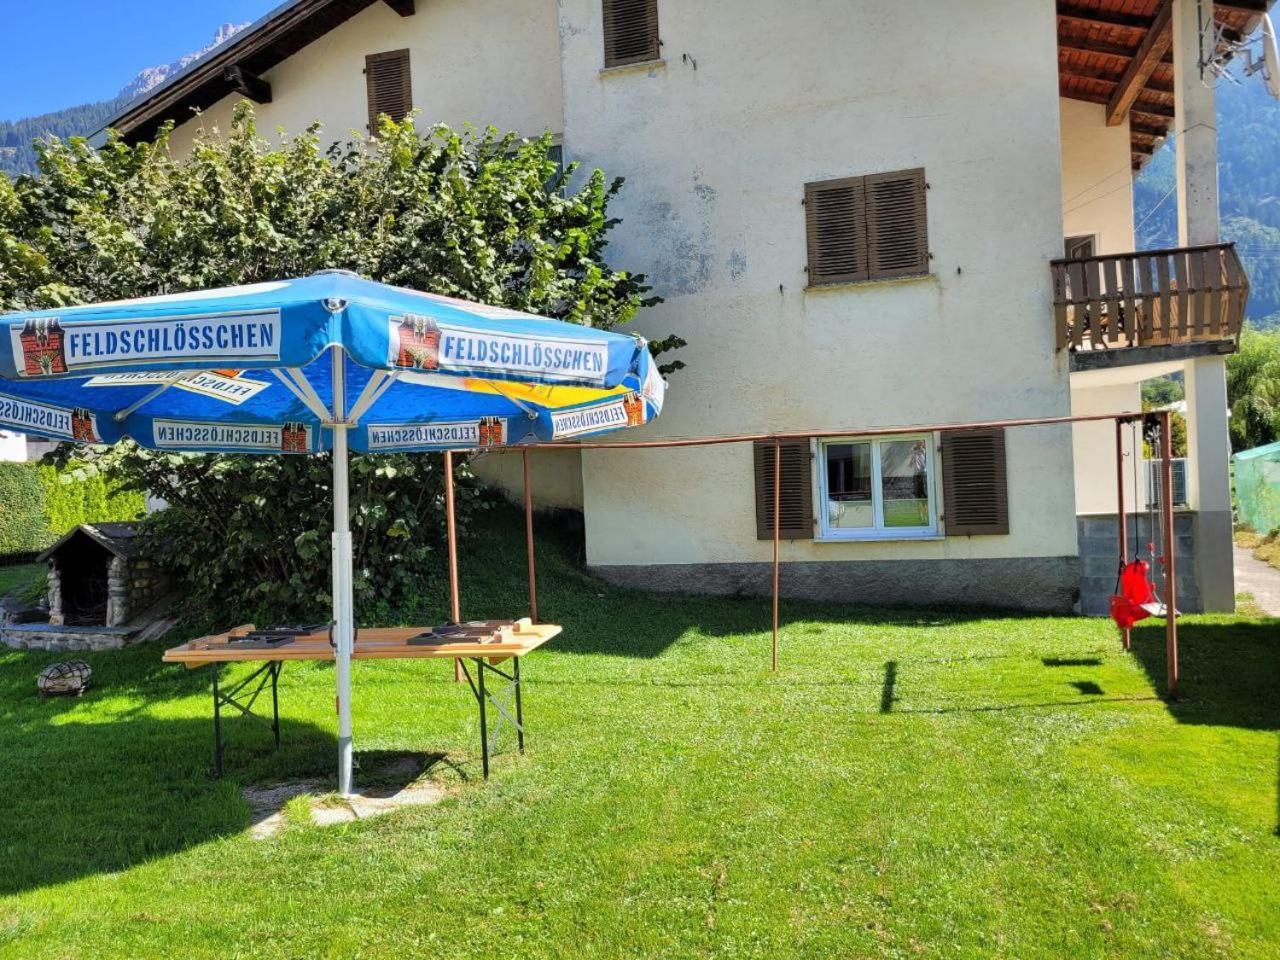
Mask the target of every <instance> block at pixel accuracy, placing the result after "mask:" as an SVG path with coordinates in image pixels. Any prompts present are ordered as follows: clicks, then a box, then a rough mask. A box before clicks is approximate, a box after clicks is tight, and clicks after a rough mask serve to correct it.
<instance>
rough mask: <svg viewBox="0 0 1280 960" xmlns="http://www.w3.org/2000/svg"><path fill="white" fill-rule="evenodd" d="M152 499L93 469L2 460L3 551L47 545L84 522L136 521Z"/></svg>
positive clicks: (0, 550) (0, 546) (0, 548)
mask: <svg viewBox="0 0 1280 960" xmlns="http://www.w3.org/2000/svg"><path fill="white" fill-rule="evenodd" d="M145 509H146V498H145V497H144V496H143V495H142V494H140V493H135V492H126V491H122V490H120V489H118V488H117V486H116V485H115V484H113V483H112V482H111V481H110V480H109V479H108V478H107V477H105V476H103V475H102V474H101V473H99V472H97V471H96V470H93V469H85V468H78V467H74V466H73V467H71V468H68V469H66V470H61V471H59V470H57V469H56V468H54V467H50V466H43V465H41V464H37V463H4V462H0V553H22V552H25V551H29V550H41V549H43V548H44V547H47V546H48V545H49V544H50V543H52V542H53V541H54V540H56V539H58V537H60V536H62V535H63V534H64V533H66V532H67V531H68V530H70V529H71V528H72V527H74V526H75V525H76V524H79V523H102V522H105V521H109V520H136V519H137V518H138V517H140V516H142V514H143V513H144V512H145Z"/></svg>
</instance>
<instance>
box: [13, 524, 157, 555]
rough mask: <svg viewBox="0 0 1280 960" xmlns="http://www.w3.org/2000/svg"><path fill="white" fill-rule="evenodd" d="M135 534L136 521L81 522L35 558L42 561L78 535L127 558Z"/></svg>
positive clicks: (130, 551)
mask: <svg viewBox="0 0 1280 960" xmlns="http://www.w3.org/2000/svg"><path fill="white" fill-rule="evenodd" d="M137 535H138V524H136V523H128V522H126V523H82V524H80V525H79V526H76V527H72V528H71V529H70V530H68V531H67V532H66V533H64V534H63V535H62V536H61V537H59V538H58V542H57V543H55V544H53V545H52V546H51V547H48V548H46V549H45V550H44V551H42V552H41V553H40V555H39V556H37V557H36V560H37V561H38V562H40V563H44V562H45V561H46V560H48V559H49V558H50V557H51V556H53V555H54V554H55V553H57V552H58V551H59V550H61V549H62V548H63V547H64V546H66V545H67V544H68V543H70V542H71V541H72V540H75V539H77V538H78V537H87V538H88V539H89V540H92V541H93V542H94V543H96V544H98V546H100V547H102V548H103V549H104V550H107V551H108V552H110V553H112V554H114V555H115V556H117V557H126V558H127V557H128V556H130V555H131V554H132V553H133V552H134V549H135V548H136V546H137V544H136V542H135V539H134V538H136V537H137Z"/></svg>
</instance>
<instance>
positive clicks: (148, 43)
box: [0, 0, 280, 120]
mask: <svg viewBox="0 0 1280 960" xmlns="http://www.w3.org/2000/svg"><path fill="white" fill-rule="evenodd" d="M279 2H280V0H195V2H191V0H177V2H175V0H18V2H6V3H4V4H3V6H4V8H5V9H4V14H3V17H4V28H5V29H4V42H3V50H4V55H3V56H0V120H16V119H18V118H19V117H30V116H35V115H37V114H41V113H48V112H49V111H50V110H57V109H59V108H61V107H71V106H75V105H76V104H80V103H88V102H90V101H93V100H105V99H107V98H108V97H113V96H115V94H116V93H118V92H119V90H120V88H121V87H123V86H124V85H125V84H126V83H128V82H129V81H130V80H132V79H133V77H134V74H136V73H137V72H138V71H139V70H141V69H142V68H143V67H151V66H156V65H158V64H162V63H169V62H170V61H172V60H176V59H177V58H178V57H180V56H182V55H183V54H186V53H191V52H192V51H194V50H199V49H200V48H201V47H204V46H206V45H207V44H209V43H211V42H212V41H213V35H214V34H215V33H216V32H217V30H218V26H219V25H220V24H223V23H244V22H245V21H249V20H256V19H257V18H258V17H260V16H262V15H263V14H264V13H266V12H267V11H268V10H270V9H272V8H273V7H275V6H277V5H278V4H279Z"/></svg>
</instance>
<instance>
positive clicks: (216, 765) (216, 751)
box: [213, 663, 222, 780]
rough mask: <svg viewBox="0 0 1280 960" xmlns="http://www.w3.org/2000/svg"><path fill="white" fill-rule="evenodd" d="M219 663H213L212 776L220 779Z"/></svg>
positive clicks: (220, 707)
mask: <svg viewBox="0 0 1280 960" xmlns="http://www.w3.org/2000/svg"><path fill="white" fill-rule="evenodd" d="M221 669H222V667H221V664H217V663H215V664H214V665H213V776H214V778H215V779H218V780H221V779H222V697H221V696H220V695H219V694H218V673H219V671H220V670H221Z"/></svg>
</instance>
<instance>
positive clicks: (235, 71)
mask: <svg viewBox="0 0 1280 960" xmlns="http://www.w3.org/2000/svg"><path fill="white" fill-rule="evenodd" d="M223 77H224V78H225V79H226V81H227V82H228V83H229V84H231V86H232V87H233V88H234V89H235V91H236V92H237V93H239V94H240V95H241V96H242V97H248V98H249V99H250V100H252V101H253V102H254V103H270V102H271V84H269V83H267V81H265V80H263V79H262V78H261V77H260V76H258V75H257V74H256V73H251V72H249V71H248V70H246V69H245V68H244V67H242V66H240V65H239V64H232V65H231V66H229V67H227V69H226V71H225V72H224V73H223Z"/></svg>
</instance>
